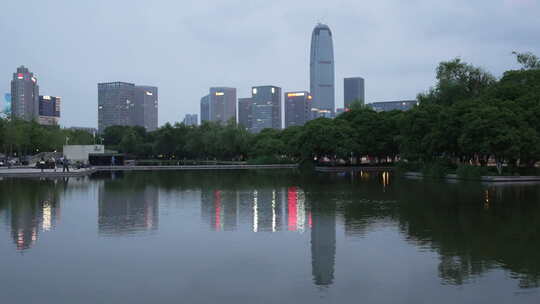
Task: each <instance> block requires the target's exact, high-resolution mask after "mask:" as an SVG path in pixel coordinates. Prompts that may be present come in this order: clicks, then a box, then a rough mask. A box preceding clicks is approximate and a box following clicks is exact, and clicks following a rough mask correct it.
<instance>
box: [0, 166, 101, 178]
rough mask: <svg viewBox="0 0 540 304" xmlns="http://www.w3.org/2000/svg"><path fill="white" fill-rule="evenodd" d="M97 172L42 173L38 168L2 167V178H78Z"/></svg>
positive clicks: (82, 170)
mask: <svg viewBox="0 0 540 304" xmlns="http://www.w3.org/2000/svg"><path fill="white" fill-rule="evenodd" d="M94 172H96V170H95V169H94V168H86V169H69V172H62V168H59V169H56V172H55V171H54V169H45V170H43V172H41V169H36V168H11V169H8V168H7V167H0V177H78V176H85V175H88V174H92V173H94Z"/></svg>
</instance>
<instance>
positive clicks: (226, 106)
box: [210, 87, 236, 123]
mask: <svg viewBox="0 0 540 304" xmlns="http://www.w3.org/2000/svg"><path fill="white" fill-rule="evenodd" d="M231 119H233V120H234V121H235V122H236V89H235V88H227V87H213V88H210V120H211V121H217V122H222V123H226V122H228V121H229V120H231Z"/></svg>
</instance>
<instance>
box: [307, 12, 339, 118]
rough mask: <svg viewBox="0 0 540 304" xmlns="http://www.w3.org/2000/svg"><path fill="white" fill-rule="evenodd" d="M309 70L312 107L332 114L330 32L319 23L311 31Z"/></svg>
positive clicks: (333, 99) (333, 92)
mask: <svg viewBox="0 0 540 304" xmlns="http://www.w3.org/2000/svg"><path fill="white" fill-rule="evenodd" d="M309 68H310V91H311V95H312V96H313V106H314V107H315V108H317V109H320V110H329V111H331V112H332V113H334V111H335V86H334V47H333V43H332V31H331V30H330V28H329V27H328V25H326V24H321V23H319V24H317V26H315V29H313V34H312V35H311V56H310V63H309Z"/></svg>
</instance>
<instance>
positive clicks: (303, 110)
mask: <svg viewBox="0 0 540 304" xmlns="http://www.w3.org/2000/svg"><path fill="white" fill-rule="evenodd" d="M284 96H285V102H284V103H285V128H288V127H291V126H303V125H304V124H305V123H306V122H307V121H309V120H311V117H312V116H311V101H312V100H313V98H312V97H311V95H310V94H309V93H308V92H306V91H301V92H287V93H285V95H284Z"/></svg>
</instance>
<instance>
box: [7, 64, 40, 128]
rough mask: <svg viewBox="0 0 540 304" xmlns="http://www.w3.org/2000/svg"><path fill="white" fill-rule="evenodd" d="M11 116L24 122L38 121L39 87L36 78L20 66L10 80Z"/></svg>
mask: <svg viewBox="0 0 540 304" xmlns="http://www.w3.org/2000/svg"><path fill="white" fill-rule="evenodd" d="M11 115H12V117H13V118H19V119H24V120H35V121H38V120H39V86H38V84H37V78H36V77H35V76H34V74H33V73H31V72H30V71H29V70H28V69H27V68H26V67H24V66H20V67H18V68H17V72H16V73H13V80H11Z"/></svg>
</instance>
